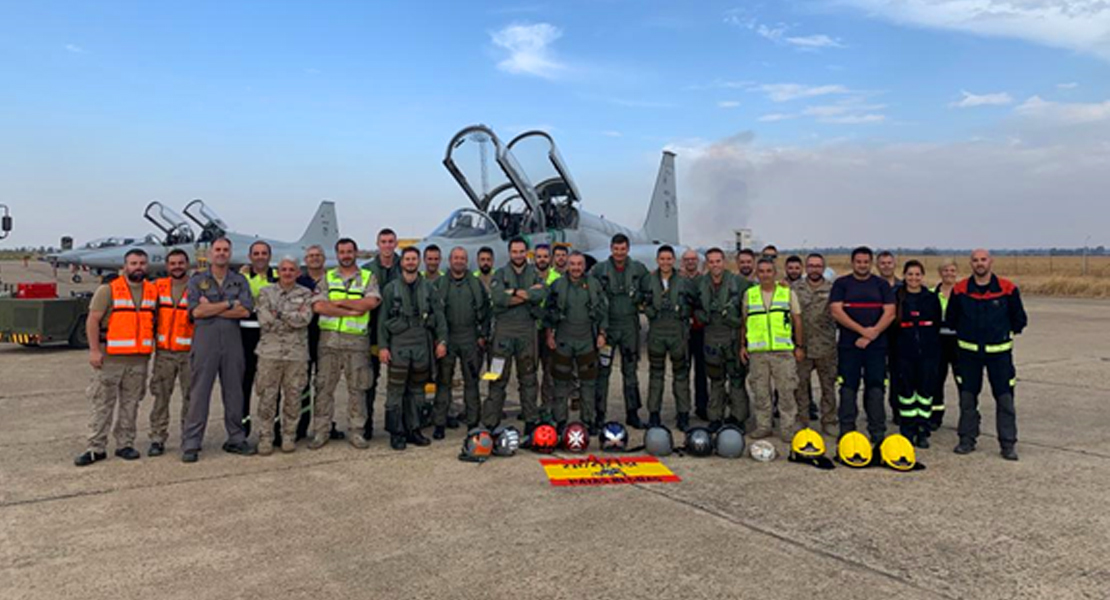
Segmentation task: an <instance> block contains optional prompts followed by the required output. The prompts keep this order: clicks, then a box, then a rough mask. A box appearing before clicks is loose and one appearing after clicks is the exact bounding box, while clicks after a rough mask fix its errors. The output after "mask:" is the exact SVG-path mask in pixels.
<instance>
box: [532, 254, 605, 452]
mask: <svg viewBox="0 0 1110 600" xmlns="http://www.w3.org/2000/svg"><path fill="white" fill-rule="evenodd" d="M585 273H586V257H585V256H584V255H583V254H582V253H581V252H575V253H573V254H572V255H571V256H570V258H569V259H568V260H567V272H566V274H565V275H564V276H563V277H560V278H559V279H556V280H555V281H554V282H553V283H552V284H551V288H550V295H549V296H548V298H547V305H546V306H547V311H546V317H545V319H544V321H545V324H546V325H547V328H546V332H545V338H546V340H545V343H546V344H547V347H548V349H549V350H550V351H551V354H552V358H551V368H552V376H553V377H554V379H555V398H554V401H553V403H552V405H551V406H550V407H548V409H549V410H550V411H551V414H552V416H553V417H554V419H555V422H556V424H557V425H558V428H559V431H560V432H562V429H563V427H564V426H566V423H567V418H568V412H569V411H568V409H567V406H568V404H569V401H570V395H571V393H572V391H573V389H574V380H575V376H576V375H577V377H578V381H579V382H580V384H581V389H582V394H583V397H584V398H593V397H595V394H594V385H595V384H596V380H597V375H598V354H597V349H598V348H600V347H601V346H604V345H605V332H606V330H607V329H608V326H609V307H608V306H607V305H606V298H605V295H604V294H602V292H601V285H600V284H599V283H598V282H597V281H596V280H594V279H592V278H590V277H587V276H586V274H585ZM579 407H580V410H581V418H582V422H583V423H586V425H587V427H589V430H590V434H591V435H597V433H598V431H599V425H598V423H597V419H596V416H595V415H594V404H593V403H592V402H582V403H580V404H579Z"/></svg>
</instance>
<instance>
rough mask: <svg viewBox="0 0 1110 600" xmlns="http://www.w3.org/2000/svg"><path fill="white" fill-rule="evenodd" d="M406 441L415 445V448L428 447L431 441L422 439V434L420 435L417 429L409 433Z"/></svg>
mask: <svg viewBox="0 0 1110 600" xmlns="http://www.w3.org/2000/svg"><path fill="white" fill-rule="evenodd" d="M406 441H408V442H409V443H410V444H416V445H417V446H430V445H431V444H432V440H429V439H428V438H426V437H424V434H423V433H421V431H420V430H419V429H413V430H412V431H410V432H409V436H408V439H407V440H406Z"/></svg>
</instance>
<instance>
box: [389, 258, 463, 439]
mask: <svg viewBox="0 0 1110 600" xmlns="http://www.w3.org/2000/svg"><path fill="white" fill-rule="evenodd" d="M419 269H420V251H419V250H417V249H416V248H414V247H408V248H405V250H404V251H403V252H402V253H401V278H400V279H394V280H393V282H392V283H390V284H389V285H387V286H385V290H384V291H383V293H382V312H381V321H380V323H379V324H378V346H379V350H378V352H379V356H378V358H379V360H381V361H382V364H384V365H386V366H387V367H388V368H389V380H388V384H387V386H386V399H385V428H386V430H387V431H388V432H389V445H390V447H391V448H393V449H394V450H404V449H405V447H406V445H407V443H413V444H416V445H417V446H427V445H428V444H430V443H431V441H430V440H429V439H428V438H426V437H424V434H423V433H421V432H420V410H419V406H418V405H417V402H416V398H418V397H422V396H423V395H424V384H426V383H428V381H430V380H431V379H432V377H433V375H432V366H433V361H435V360H438V359H441V358H443V357H444V356H447V321H446V320H445V319H444V318H443V309H442V307H441V305H440V303H439V300H438V298H437V297H436V292H435V290H434V289H433V288H432V284H430V283H428V282H427V281H426V280H425V279H424V278H423V277H421V276H420V273H419V272H418V271H419ZM406 392H407V393H406Z"/></svg>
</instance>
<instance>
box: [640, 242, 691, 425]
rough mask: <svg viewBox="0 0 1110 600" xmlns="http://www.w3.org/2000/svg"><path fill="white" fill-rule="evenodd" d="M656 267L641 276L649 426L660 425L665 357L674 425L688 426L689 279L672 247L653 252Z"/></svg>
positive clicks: (661, 421) (661, 422) (660, 248)
mask: <svg viewBox="0 0 1110 600" xmlns="http://www.w3.org/2000/svg"><path fill="white" fill-rule="evenodd" d="M655 262H656V264H657V265H658V268H657V269H656V270H655V271H654V272H652V273H651V274H650V275H648V276H647V277H645V278H644V279H643V283H644V290H643V296H644V314H646V315H647V318H648V363H649V365H650V370H649V375H648V425H649V426H650V427H658V426H660V425H662V424H663V420H662V418H661V416H660V414H659V412H660V410H662V407H663V388H664V384H665V375H666V370H667V358H668V357H669V358H670V360H671V379H672V387H671V389H672V392H673V394H674V403H675V411H676V412H677V415H676V416H677V420H676V426H677V427H678V429H679V430H680V431H686V430H687V429H689V428H690V354H689V346H690V344H689V337H690V315H691V310H690V294H691V290H690V289H689V288H688V287H687V285H688V284H689V283H690V281H691V280H689V279H686V278H683V277H681V276H679V274H678V272H677V271H675V268H674V265H675V255H674V248H672V247H671V246H667V245H663V246H660V247H659V250H657V251H656V252H655Z"/></svg>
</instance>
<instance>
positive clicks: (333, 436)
mask: <svg viewBox="0 0 1110 600" xmlns="http://www.w3.org/2000/svg"><path fill="white" fill-rule="evenodd" d="M367 430H369V431H370V433H373V432H374V428H373V427H370V428H366V427H363V433H364V435H363V436H362V439H364V440H367V441H369V440H370V435H369V434H367V433H365V432H366V431H367ZM300 435H301V434H299V433H298V434H297V436H300ZM297 439H298V440H299V439H301V438H300V437H297ZM328 439H329V440H345V439H347V434H345V433H343V432H342V431H339V430H338V429H336V428H335V421H332V422H331V431H329V432H328Z"/></svg>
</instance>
